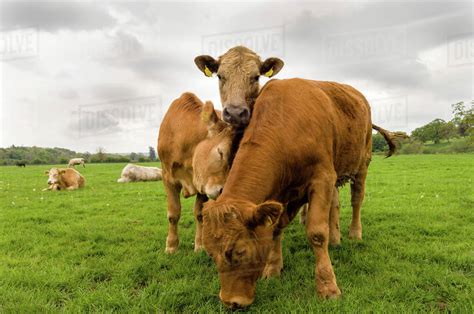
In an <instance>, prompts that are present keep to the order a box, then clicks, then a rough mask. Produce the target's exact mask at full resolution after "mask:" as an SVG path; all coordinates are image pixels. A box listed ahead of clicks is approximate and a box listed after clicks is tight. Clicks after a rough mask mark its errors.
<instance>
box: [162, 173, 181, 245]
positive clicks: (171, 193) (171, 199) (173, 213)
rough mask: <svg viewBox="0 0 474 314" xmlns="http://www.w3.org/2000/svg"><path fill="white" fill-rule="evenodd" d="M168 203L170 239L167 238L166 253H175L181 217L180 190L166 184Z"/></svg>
mask: <svg viewBox="0 0 474 314" xmlns="http://www.w3.org/2000/svg"><path fill="white" fill-rule="evenodd" d="M164 186H165V190H166V195H167V201H168V237H167V238H166V249H165V252H166V253H169V254H171V253H174V252H175V251H176V250H177V249H178V244H179V237H178V222H179V218H180V217H181V201H180V199H179V191H180V188H179V187H178V186H176V185H173V184H170V183H169V182H166V183H165V184H164Z"/></svg>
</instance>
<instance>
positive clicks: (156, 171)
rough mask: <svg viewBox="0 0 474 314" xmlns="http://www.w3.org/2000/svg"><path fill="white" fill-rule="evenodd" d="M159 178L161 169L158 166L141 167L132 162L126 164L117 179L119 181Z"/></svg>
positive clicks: (155, 179)
mask: <svg viewBox="0 0 474 314" xmlns="http://www.w3.org/2000/svg"><path fill="white" fill-rule="evenodd" d="M159 180H161V169H160V168H158V167H143V166H137V165H134V164H128V165H126V166H125V167H124V168H123V170H122V174H121V176H120V179H118V180H117V182H119V183H126V182H139V181H159Z"/></svg>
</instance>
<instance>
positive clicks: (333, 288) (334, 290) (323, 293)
mask: <svg viewBox="0 0 474 314" xmlns="http://www.w3.org/2000/svg"><path fill="white" fill-rule="evenodd" d="M318 295H319V297H320V298H322V299H325V300H330V299H339V298H340V296H341V290H339V288H338V286H337V285H336V284H329V285H324V286H319V287H318Z"/></svg>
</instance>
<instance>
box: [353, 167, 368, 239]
mask: <svg viewBox="0 0 474 314" xmlns="http://www.w3.org/2000/svg"><path fill="white" fill-rule="evenodd" d="M366 177H367V169H365V170H364V171H362V172H359V173H358V174H357V175H356V176H355V178H354V181H353V182H352V183H351V204H352V222H351V227H350V229H349V239H351V240H362V224H361V222H360V207H361V206H362V201H363V200H364V194H365V179H366Z"/></svg>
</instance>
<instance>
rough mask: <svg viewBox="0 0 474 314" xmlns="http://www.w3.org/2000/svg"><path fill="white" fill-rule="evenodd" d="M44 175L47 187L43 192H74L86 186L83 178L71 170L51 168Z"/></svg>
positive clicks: (74, 170)
mask: <svg viewBox="0 0 474 314" xmlns="http://www.w3.org/2000/svg"><path fill="white" fill-rule="evenodd" d="M45 174H46V175H47V176H48V185H49V187H48V188H46V189H44V190H43V191H47V190H51V191H58V190H75V189H78V188H82V187H83V186H84V185H85V184H86V180H85V179H84V177H83V176H82V175H81V174H80V173H79V172H78V171H77V170H76V169H72V168H66V169H64V168H51V169H50V170H49V171H45Z"/></svg>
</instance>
